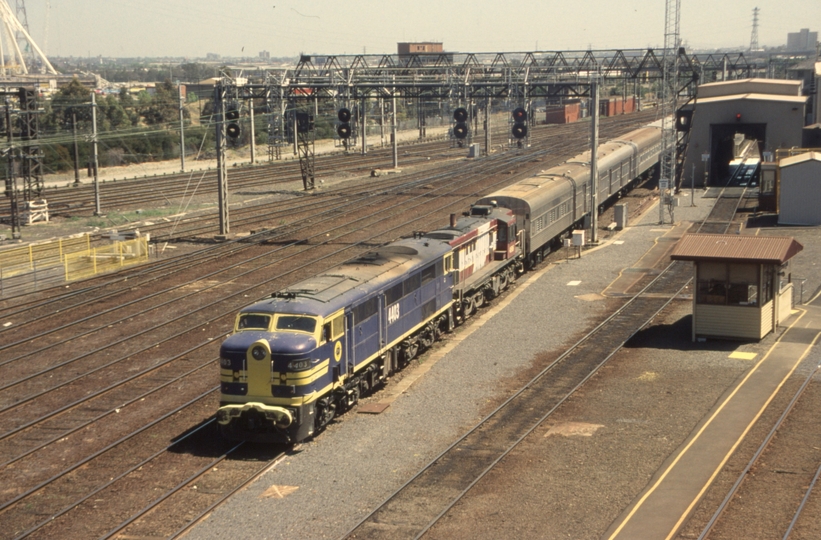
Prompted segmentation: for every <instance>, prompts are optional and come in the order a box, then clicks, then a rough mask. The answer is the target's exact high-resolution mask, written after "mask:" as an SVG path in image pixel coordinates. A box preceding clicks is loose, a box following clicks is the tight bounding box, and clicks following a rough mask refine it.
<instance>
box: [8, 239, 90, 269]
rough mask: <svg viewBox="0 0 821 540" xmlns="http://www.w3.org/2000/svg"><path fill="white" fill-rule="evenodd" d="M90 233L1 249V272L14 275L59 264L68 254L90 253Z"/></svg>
mask: <svg viewBox="0 0 821 540" xmlns="http://www.w3.org/2000/svg"><path fill="white" fill-rule="evenodd" d="M90 246H91V239H90V237H89V235H87V234H83V235H80V236H76V237H72V238H60V239H58V240H50V241H48V242H41V243H37V244H29V245H27V246H20V247H14V248H8V249H3V250H0V274H2V276H3V277H12V276H15V275H18V274H23V273H26V272H29V271H31V270H35V269H43V268H48V267H52V266H59V265H61V264H63V262H64V261H65V260H66V256H68V255H72V254H77V253H88V252H89V250H90V249H91V247H90Z"/></svg>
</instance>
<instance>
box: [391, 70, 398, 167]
mask: <svg viewBox="0 0 821 540" xmlns="http://www.w3.org/2000/svg"><path fill="white" fill-rule="evenodd" d="M393 82H394V84H395V83H396V75H394V77H393ZM391 108H392V109H393V110H392V113H391V116H392V117H393V123H392V125H391V143H392V145H393V168H394V169H398V168H399V148H398V146H397V145H398V141H397V140H396V122H397V120H396V86H394V87H393V88H391Z"/></svg>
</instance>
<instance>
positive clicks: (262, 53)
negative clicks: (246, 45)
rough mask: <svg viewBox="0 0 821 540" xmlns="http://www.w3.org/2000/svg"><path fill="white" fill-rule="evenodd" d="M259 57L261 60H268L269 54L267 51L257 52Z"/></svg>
mask: <svg viewBox="0 0 821 540" xmlns="http://www.w3.org/2000/svg"><path fill="white" fill-rule="evenodd" d="M259 57H260V58H261V59H263V60H270V59H271V53H269V52H268V51H259Z"/></svg>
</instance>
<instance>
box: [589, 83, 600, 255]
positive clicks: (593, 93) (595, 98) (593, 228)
mask: <svg viewBox="0 0 821 540" xmlns="http://www.w3.org/2000/svg"><path fill="white" fill-rule="evenodd" d="M594 77H595V75H594ZM590 102H591V104H590V106H591V108H592V109H593V110H592V111H591V112H592V113H593V115H592V116H591V117H590V118H591V122H590V128H591V133H590V189H591V191H592V193H591V195H590V196H591V200H592V202H591V206H590V243H591V244H597V243H598V242H599V231H598V228H599V194H598V191H599V83H598V81H597V80H596V79H595V78H594V79H593V80H592V81H590Z"/></svg>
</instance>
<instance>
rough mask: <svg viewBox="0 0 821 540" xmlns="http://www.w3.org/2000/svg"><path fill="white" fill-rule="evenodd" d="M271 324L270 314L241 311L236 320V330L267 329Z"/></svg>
mask: <svg viewBox="0 0 821 540" xmlns="http://www.w3.org/2000/svg"><path fill="white" fill-rule="evenodd" d="M270 325H271V316H270V315H258V314H256V313H242V314H240V316H239V319H238V320H237V331H239V330H252V329H253V330H268V327H269V326H270Z"/></svg>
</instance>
